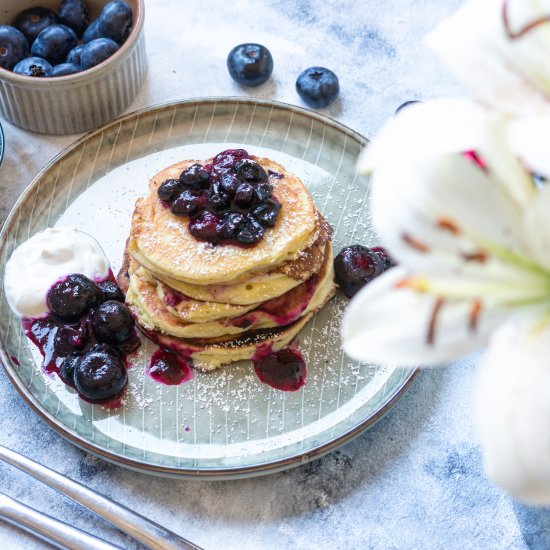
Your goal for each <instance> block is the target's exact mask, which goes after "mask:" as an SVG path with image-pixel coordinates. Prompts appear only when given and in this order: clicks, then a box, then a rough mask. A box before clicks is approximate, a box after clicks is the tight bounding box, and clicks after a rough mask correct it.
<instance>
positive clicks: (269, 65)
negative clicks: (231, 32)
mask: <svg viewBox="0 0 550 550" xmlns="http://www.w3.org/2000/svg"><path fill="white" fill-rule="evenodd" d="M227 69H228V70H229V74H230V75H231V78H232V79H233V80H235V81H236V82H238V83H239V84H244V85H245V86H259V85H260V84H263V83H264V82H265V81H266V80H267V79H268V78H269V77H270V76H271V73H272V72H273V58H272V57H271V53H270V52H269V50H268V49H267V48H266V47H265V46H261V45H260V44H240V45H239V46H235V47H234V48H233V49H232V50H231V51H230V52H229V55H228V56H227Z"/></svg>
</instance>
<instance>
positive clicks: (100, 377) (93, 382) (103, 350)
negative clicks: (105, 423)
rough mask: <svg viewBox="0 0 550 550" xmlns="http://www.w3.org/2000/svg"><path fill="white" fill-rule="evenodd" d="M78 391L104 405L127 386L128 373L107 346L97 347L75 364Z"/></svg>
mask: <svg viewBox="0 0 550 550" xmlns="http://www.w3.org/2000/svg"><path fill="white" fill-rule="evenodd" d="M75 363H76V364H75V368H74V374H73V380H74V386H75V388H76V391H77V392H78V393H79V394H80V395H81V396H82V397H84V399H87V400H89V401H92V402H95V403H104V402H106V401H109V400H111V399H113V398H115V397H117V396H118V395H119V394H120V392H122V390H123V389H124V387H125V386H126V383H127V381H128V373H127V372H126V367H125V366H124V364H123V363H122V361H121V360H120V358H119V357H118V356H117V354H116V353H115V352H114V351H113V350H112V349H111V348H110V347H109V346H106V345H101V344H100V345H96V346H94V347H93V348H92V349H91V350H90V351H89V352H88V353H86V354H84V355H83V356H82V357H81V358H80V360H78V361H76V362H75Z"/></svg>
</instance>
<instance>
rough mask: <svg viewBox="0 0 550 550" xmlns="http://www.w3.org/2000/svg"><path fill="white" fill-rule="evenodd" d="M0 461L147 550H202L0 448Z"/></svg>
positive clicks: (63, 477) (120, 505) (75, 482)
mask: <svg viewBox="0 0 550 550" xmlns="http://www.w3.org/2000/svg"><path fill="white" fill-rule="evenodd" d="M0 460H3V461H5V462H7V463H8V464H11V465H12V466H15V467H16V468H19V469H20V470H21V471H23V472H25V473H27V474H29V475H31V476H33V477H34V478H36V479H38V480H39V481H41V482H42V483H45V484H46V485H49V486H50V487H53V488H54V489H56V490H58V491H59V492H60V493H63V494H64V495H66V496H68V497H69V498H72V499H73V500H74V501H76V502H78V503H79V504H82V506H85V507H86V508H88V510H91V511H92V512H95V513H96V514H97V515H98V516H101V517H102V518H104V519H106V520H107V521H108V522H109V523H111V524H113V525H114V526H115V527H118V528H119V529H120V530H121V531H124V532H125V533H127V534H128V535H130V536H131V537H132V538H134V539H135V540H137V541H139V542H141V543H142V544H144V545H145V546H147V547H148V548H153V549H162V550H202V549H201V547H200V546H197V545H196V544H193V543H192V542H190V541H188V540H187V539H184V538H183V537H180V536H179V535H177V534H176V533H173V532H172V531H169V530H168V529H166V528H164V527H162V526H161V525H159V524H158V523H155V522H154V521H151V520H149V519H147V518H145V517H143V516H142V515H140V514H138V513H137V512H133V511H132V510H130V509H129V508H126V507H125V506H123V505H122V504H117V503H116V502H113V501H112V500H110V499H108V498H107V497H104V496H103V495H100V494H99V493H96V492H95V491H93V490H92V489H88V487H85V486H84V485H82V484H80V483H78V482H77V481H73V480H72V479H69V478H68V477H65V476H64V475H61V474H59V473H58V472H56V471H54V470H50V468H47V467H46V466H42V465H41V464H38V462H35V461H34V460H31V459H30V458H27V457H26V456H23V455H20V454H19V453H16V452H15V451H12V450H11V449H7V448H6V447H4V446H2V445H0Z"/></svg>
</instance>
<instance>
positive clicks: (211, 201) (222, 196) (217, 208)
mask: <svg viewBox="0 0 550 550" xmlns="http://www.w3.org/2000/svg"><path fill="white" fill-rule="evenodd" d="M229 202H230V200H229V195H227V194H226V193H211V194H210V196H209V197H208V200H207V201H206V208H208V210H210V211H212V212H223V211H224V210H228V209H229Z"/></svg>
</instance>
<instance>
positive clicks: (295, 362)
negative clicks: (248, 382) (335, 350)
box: [252, 346, 306, 391]
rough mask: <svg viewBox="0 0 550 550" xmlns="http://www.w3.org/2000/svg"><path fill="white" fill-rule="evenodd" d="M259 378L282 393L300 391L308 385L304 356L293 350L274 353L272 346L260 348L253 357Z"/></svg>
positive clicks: (284, 349) (285, 349) (288, 349)
mask: <svg viewBox="0 0 550 550" xmlns="http://www.w3.org/2000/svg"><path fill="white" fill-rule="evenodd" d="M252 362H253V363H254V370H255V371H256V375H257V376H258V378H259V379H260V380H261V381H262V382H263V383H264V384H267V385H268V386H271V387H272V388H275V389H276V390H281V391H298V390H299V389H300V388H301V387H302V386H303V385H304V384H305V383H306V363H305V360H304V356H303V355H302V354H301V353H300V352H299V351H298V350H297V349H293V348H283V349H281V350H279V351H276V352H273V351H272V350H271V346H263V347H260V348H259V349H258V350H257V351H256V353H255V354H254V356H253V357H252Z"/></svg>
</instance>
